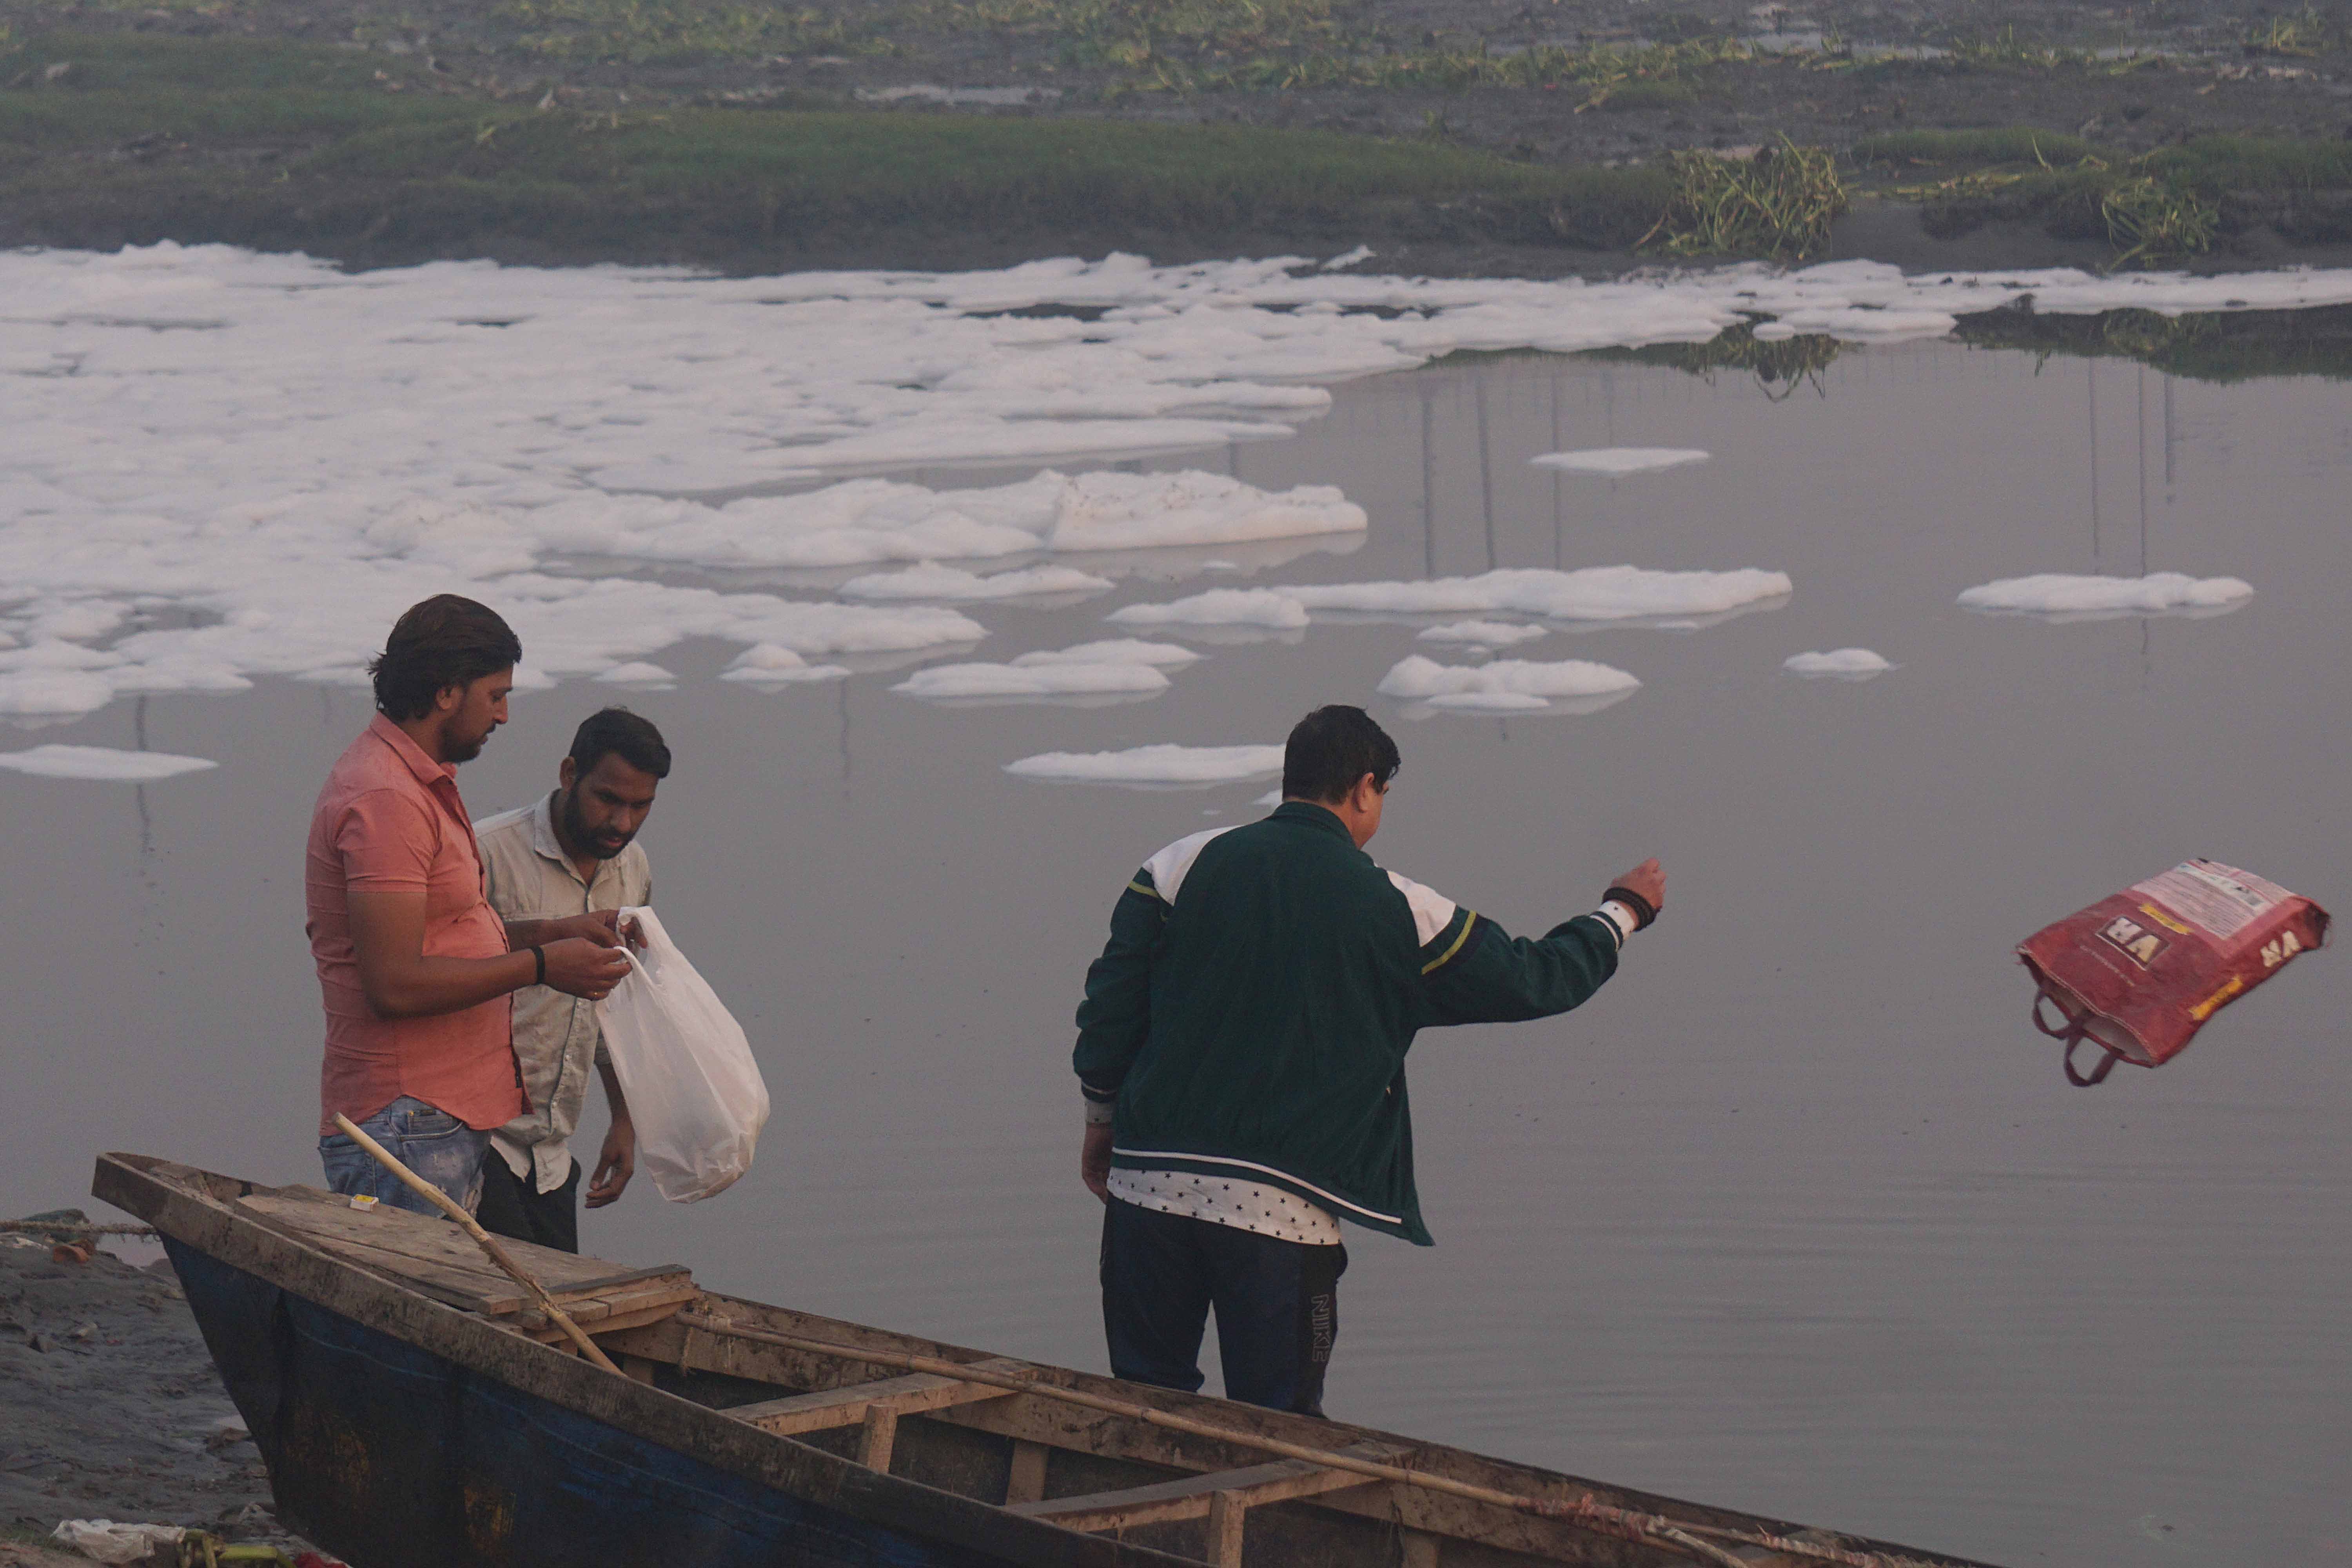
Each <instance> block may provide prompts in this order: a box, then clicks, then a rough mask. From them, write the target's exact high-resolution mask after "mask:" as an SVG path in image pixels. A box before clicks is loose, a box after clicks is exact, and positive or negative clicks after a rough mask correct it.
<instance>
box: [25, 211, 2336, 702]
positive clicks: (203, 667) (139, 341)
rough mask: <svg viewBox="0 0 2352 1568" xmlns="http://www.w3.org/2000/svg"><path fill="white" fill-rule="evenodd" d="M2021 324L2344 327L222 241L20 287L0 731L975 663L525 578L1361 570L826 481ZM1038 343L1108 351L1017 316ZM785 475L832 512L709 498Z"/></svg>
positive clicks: (2073, 297) (2215, 306)
mask: <svg viewBox="0 0 2352 1568" xmlns="http://www.w3.org/2000/svg"><path fill="white" fill-rule="evenodd" d="M2028 295H2030V296H2032V300H2033V303H2034V307H2035V309H2037V310H2041V311H2042V312H2044V313H2081V312H2087V311H2093V310H2111V309H2116V308H2120V307H2135V308H2139V309H2145V310H2152V311H2154V312H2156V313H2158V314H2160V315H2168V316H2169V315H2178V314H2180V313H2182V312H2184V311H2189V310H2242V309H2273V310H2274V309H2285V308H2293V307H2299V306H2308V305H2320V304H2341V303H2345V302H2347V301H2352V271H2344V270H2333V271H2329V270H2302V271H2293V272H2273V273H2263V274H2252V275H2248V274H2238V275H2233V276H2226V277H2220V278H2190V277H2187V276H2184V275H2179V274H2132V275H2129V276H2120V277H2107V278H2103V277H2097V276H2095V275H2092V274H2089V273H2083V272H2075V271H2067V270H2046V271H2019V272H2010V273H2000V274H1963V273H1955V274H1948V275H1943V276H1937V277H1923V278H1905V277H1904V276H1903V275H1902V274H1901V272H1900V271H1899V270H1898V269H1896V268H1892V267H1885V266H1880V265H1876V264H1872V263H1864V262H1841V263H1833V264H1831V265H1827V266H1822V267H1814V268H1804V269H1801V270H1799V271H1792V272H1779V271H1774V270H1772V269H1771V268H1766V267H1762V266H1747V267H1735V268H1722V269H1719V270H1716V271H1712V272H1705V273H1686V274H1677V275H1674V276H1671V277H1654V278H1643V279H1622V280H1618V281H1613V282H1585V281H1581V280H1578V279H1556V280H1536V279H1411V278H1398V277H1380V276H1366V275H1364V274H1361V273H1360V272H1356V271H1352V270H1329V271H1327V270H1324V269H1322V268H1318V267H1317V266H1316V265H1315V264H1314V263H1312V262H1311V261H1307V260H1304V259H1302V258H1281V257H1277V258H1265V259H1256V260H1240V261H1229V262H1215V263H1202V264H1198V265H1188V266H1179V267H1154V266H1152V265H1151V264H1150V263H1149V262H1148V261H1146V260H1144V259H1143V258H1138V257H1133V256H1118V255H1114V256H1110V257H1106V258H1101V259H1099V260H1095V261H1080V260H1076V259H1072V258H1060V259H1054V260H1046V261H1038V262H1032V263H1026V264H1024V265H1022V266H1019V267H1013V268H1001V269H996V270H990V271H979V272H967V273H945V274H941V273H919V272H864V273H858V272H821V273H803V274H797V275H792V276H787V277H781V278H764V279H762V278H749V279H744V278H716V277H709V276H702V275H698V274H693V273H689V272H686V271H681V270H677V269H666V268H571V269H542V268H501V267H499V266H496V265H494V264H491V263H488V262H436V263H433V264H429V265H425V266H420V267H413V268H387V269H383V270H378V271H373V272H366V273H345V272H343V271H341V270H339V269H338V268H335V267H334V266H332V265H331V264H329V263H326V262H321V261H316V260H312V259H310V258H304V257H299V256H273V255H261V254H257V253H254V252H250V251H244V250H238V249H235V248H233V247H223V246H194V247H182V246H177V245H172V244H163V245H157V246H152V247H142V248H132V249H126V250H123V251H121V252H119V253H115V254H110V255H99V254H93V253H89V252H81V251H14V252H9V253H6V254H5V255H0V297H5V299H6V300H7V301H8V308H7V313H6V319H5V321H0V378H5V386H6V393H5V396H6V406H7V409H8V417H7V418H6V420H5V421H0V474H5V475H6V476H7V479H6V480H5V490H0V607H5V608H0V654H5V655H6V656H7V658H5V660H0V714H8V715H14V716H29V717H55V716H70V715H72V714H74V713H79V712H87V711H89V710H91V709H93V708H96V707H99V706H101V705H103V704H104V703H105V702H106V701H107V700H110V698H112V697H115V696H119V695H121V694H124V693H127V692H142V691H193V690H235V689H239V688H240V687H242V686H244V685H246V684H247V683H248V682H249V681H251V680H252V679H254V678H256V677H259V676H281V677H293V678H298V679H309V680H317V681H322V682H332V683H347V682H353V681H356V680H358V679H361V678H362V677H361V668H362V665H363V664H364V663H365V661H366V659H367V658H368V656H369V655H370V654H371V653H372V652H373V650H374V649H375V648H376V647H380V646H381V640H382V637H383V632H384V630H385V629H386V628H387V627H388V626H390V624H391V622H392V620H393V619H394V616H397V615H398V613H399V612H400V611H401V610H403V609H404V608H405V607H406V606H407V605H411V604H413V603H415V602H416V601H417V600H419V599H422V598H424V597H425V596H426V595H430V594H434V593H439V592H455V593H463V594H467V595H470V596H472V597H475V598H478V599H481V600H483V601H485V602H486V603H488V604H490V605H493V606H494V607H496V608H498V609H499V611H500V612H501V613H503V614H505V615H506V616H508V618H509V620H510V621H511V622H512V623H513V624H514V625H515V627H516V629H517V631H518V632H519V633H520V635H521V637H522V639H523V643H524V647H525V654H526V658H527V659H528V661H529V664H530V672H531V677H532V679H533V680H534V681H537V680H552V679H567V678H573V677H585V676H593V675H595V674H598V673H600V672H602V671H604V670H607V669H610V668H613V667H614V666H615V665H625V664H628V663H632V662H639V661H644V660H646V659H648V658H650V657H651V656H653V655H655V654H656V653H658V652H659V651H660V650H662V649H664V648H667V647H671V646H673V645H674V644H677V643H678V642H681V641H683V640H686V639H688V638H690V637H714V638H719V639H721V640H728V641H733V642H736V643H739V644H741V645H744V646H747V647H750V646H757V645H761V644H772V645H775V646H778V647H787V648H790V649H792V650H793V651H794V652H796V653H798V654H800V655H802V656H803V658H812V657H817V658H822V657H827V656H839V657H844V658H847V657H851V656H857V657H879V656H884V655H889V656H905V655H915V656H918V657H919V656H920V655H921V654H922V653H923V652H924V651H925V650H928V649H933V648H938V647H946V646H949V645H952V644H957V643H964V642H971V641H975V640H977V639H978V638H979V637H981V636H982V629H981V628H980V627H979V626H976V625H975V624H974V623H972V622H971V621H969V620H966V619H964V618H963V617H961V616H957V615H955V614H954V612H952V611H950V610H946V609H943V608H940V607H937V606H926V607H918V606H915V605H887V604H877V603H871V602H869V603H864V604H857V605H843V604H821V603H812V602H809V601H807V600H803V599H793V598H790V597H786V596H782V595H773V594H764V593H733V592H722V591H718V590H713V589H709V588H696V587H688V586H683V585H678V584H667V583H652V582H646V581H643V580H640V579H636V578H633V577H631V576H628V575H626V574H625V573H622V574H605V575H583V574H576V573H575V574H552V573H549V572H547V571H545V570H543V568H544V567H545V566H546V565H547V564H548V563H549V562H550V560H551V558H553V557H558V556H566V555H576V556H582V557H592V556H599V555H601V556H608V557H613V558H617V559H619V560H621V561H623V562H628V561H644V562H649V563H650V562H669V563H679V562H691V563H698V564H704V565H730V564H737V565H761V566H775V567H803V566H808V567H823V568H826V569H837V568H842V567H856V566H869V565H887V564H890V563H919V562H923V561H940V560H950V559H974V560H985V559H992V558H996V557H1001V556H1005V555H1013V554H1019V553H1022V552H1029V551H1050V550H1079V549H1085V550H1089V551H1101V550H1105V549H1126V548H1135V549H1143V548H1160V547H1163V546H1165V545H1166V544H1168V543H1170V542H1181V543H1182V544H1184V545H1186V546H1187V547H1191V548H1201V547H1203V546H1204V544H1205V546H1206V547H1208V548H1212V549H1214V548H1218V547H1219V545H1220V544H1223V543H1224V542H1229V541H1234V540H1240V541H1244V542H1245V541H1250V540H1261V539H1265V538H1269V537H1276V536H1277V535H1279V536H1284V537H1287V536H1288V535H1289V533H1291V532H1295V531H1308V532H1309V533H1310V536H1311V531H1314V530H1329V531H1334V532H1333V533H1331V534H1330V537H1334V538H1349V537H1355V536H1358V535H1354V534H1351V533H1350V532H1349V531H1360V529H1361V526H1362V523H1361V520H1360V513H1358V512H1357V511H1356V510H1355V509H1354V508H1353V507H1352V506H1351V505H1350V504H1349V503H1348V502H1346V501H1345V500H1341V499H1339V498H1338V497H1337V496H1336V494H1335V493H1334V492H1330V491H1328V490H1327V489H1317V488H1314V487H1308V488H1307V489H1305V490H1304V491H1289V492H1283V493H1282V494H1281V495H1279V496H1273V495H1269V494H1267V493H1265V492H1258V491H1255V490H1252V489H1249V488H1248V487H1246V486H1242V485H1239V484H1237V483H1234V482H1232V481H1220V480H1217V479H1215V478H1214V477H1213V476H1202V475H1197V474H1195V475H1181V476H1173V477H1169V476H1159V475H1129V476H1119V477H1116V478H1114V477H1110V476H1101V475H1082V476H1078V477H1076V478H1068V477H1066V476H1061V475H1055V476H1051V477H1050V479H1049V478H1048V477H1047V476H1039V478H1038V479H1034V480H1024V481H1022V484H1021V485H1013V486H1005V487H1001V488H1000V489H1001V492H1002V493H997V494H995V495H993V496H992V495H991V494H990V493H989V492H985V491H979V490H971V491H955V492H930V491H927V490H923V489H920V488H919V487H913V486H904V485H896V484H893V483H892V482H891V481H887V480H883V479H868V480H863V481H860V480H856V479H855V476H856V475H857V474H859V473H878V472H880V471H882V470H886V469H888V468H905V467H913V466H937V467H958V466H962V467H971V466H978V465H985V464H992V463H1036V462H1044V461H1047V460H1050V459H1051V458H1054V457H1055V456H1056V455H1063V454H1069V455H1078V456H1083V457H1085V458H1087V459H1088V460H1089V461H1097V460H1101V459H1105V458H1110V457H1113V456H1129V455H1142V454H1150V453H1171V452H1178V451H1182V450H1185V449H1188V448H1196V449H1213V448H1217V447H1227V446H1229V445H1231V444H1232V443H1234V442H1237V441H1244V440H1258V439H1276V438H1279V437H1283V436H1285V435H1287V434H1288V433H1289V432H1290V430H1291V429H1292V427H1293V426H1294V425H1295V423H1296V422H1297V421H1298V420H1300V419H1306V418H1313V417H1316V416H1319V415H1320V414H1321V413H1323V412H1324V411H1325V410H1327V409H1328V407H1329V405H1330V395H1329V393H1328V391H1326V390H1325V389H1324V387H1323V385H1322V384H1326V383H1330V382H1336V381H1339V380H1343V379H1347V378H1349V377H1355V376H1363V375H1370V374H1379V373H1381V372H1386V371H1393V370H1405V369H1411V368H1412V367H1414V366H1417V365H1421V364H1425V363H1429V362H1430V361H1432V360H1433V359H1435V358H1438V357H1440V356H1443V355H1445V354H1449V353H1455V352H1459V351H1464V350H1510V349H1536V350H1542V351H1551V352H1571V351H1575V350H1580V349H1594V348H1606V347H1612V346H1640V345H1643V344H1646V343H1664V342H1705V341H1706V340H1707V339H1709V338H1712V337H1713V336H1715V335H1716V334H1717V332H1718V331H1721V330H1723V329H1724V328H1726V327H1727V326H1731V325H1734V324H1737V323H1738V322H1741V321H1757V320H1759V319H1763V320H1762V324H1761V325H1760V326H1759V327H1758V329H1757V331H1758V333H1759V336H1770V335H1774V334H1775V333H1782V334H1785V332H1787V331H1797V330H1800V329H1801V330H1807V331H1828V332H1831V333H1832V334H1834V335H1838V336H1841V337H1844V338H1848V339H1851V340H1853V341H1869V342H1885V341H1891V340H1895V339H1899V338H1904V337H1919V336H1934V335H1937V334H1938V333H1941V332H1943V331H1948V329H1949V328H1950V326H1951V324H1952V318H1953V315H1954V314H1955V313H1956V312H1959V311H1964V310H1969V311H1972V310H1985V309H1990V308H1993V307H1997V306H2000V305H2004V304H2009V303H2012V302H2015V301H2017V300H2021V299H2022V298H2024V297H2026V296H2028ZM1043 305H1072V306H1088V307H1095V308H1097V309H1098V310H1099V312H1100V314H1099V317H1098V319H1094V320H1081V319H1078V318H1077V317H1076V316H1075V315H1067V314H1057V315H1038V314H1006V313H1004V312H1010V311H1019V310H1023V309H1024V308H1025V307H1031V306H1043ZM493 323H495V325H493ZM815 480H831V481H837V482H835V483H833V484H830V485H828V486H827V487H826V489H821V490H817V491H814V492H813V496H791V497H777V496H763V497H757V498H750V499H733V500H730V499H729V498H728V497H727V495H725V494H724V493H723V492H727V491H730V490H741V489H753V488H761V487H765V488H769V489H779V488H783V487H786V486H792V485H805V484H808V483H810V482H812V481H815ZM1024 487H1027V488H1026V489H1024ZM828 492H831V493H828ZM1015 492H1018V493H1015ZM691 495H704V496H709V497H710V498H711V499H712V500H713V501H716V502H723V503H724V504H706V503H705V502H703V501H699V500H681V499H679V498H681V497H686V496H691ZM1089 564H1090V565H1091V564H1092V563H1091V562H1090V563H1089ZM1097 570H1099V568H1097ZM1509 607H1510V606H1509V605H1498V604H1491V603H1485V602H1481V603H1472V604H1465V605H1461V606H1459V608H1458V609H1446V610H1440V611H1437V612H1436V613H1440V614H1453V613H1461V614H1475V613H1490V612H1492V611H1494V610H1496V609H1504V608H1509ZM1587 607H1588V608H1589V606H1587ZM1531 613H1538V614H1559V613H1567V614H1570V615H1571V616H1572V615H1574V614H1577V613H1578V610H1577V608H1576V607H1575V606H1570V608H1569V609H1568V610H1567V611H1565V612H1561V611H1557V610H1543V609H1537V610H1534V611H1532V612H1531ZM1606 613H1607V614H1618V613H1620V612H1619V611H1615V610H1612V611H1608V612H1606ZM1623 613H1626V614H1637V613H1638V612H1623ZM1683 613H1684V614H1685V615H1696V614H1700V613H1702V612H1699V611H1696V610H1693V611H1685V612H1683ZM2126 613H2139V612H2137V611H2131V612H2126ZM1296 624H1297V623H1296V621H1295V619H1291V620H1287V621H1286V625H1287V626H1288V629H1292V630H1295V629H1296ZM1204 635H1205V634H1204ZM9 645H13V646H9ZM76 650H79V651H76ZM87 655H97V656H100V657H98V658H85V657H83V656H87ZM19 656H22V657H19ZM734 673H736V672H734V671H730V675H732V674H734Z"/></svg>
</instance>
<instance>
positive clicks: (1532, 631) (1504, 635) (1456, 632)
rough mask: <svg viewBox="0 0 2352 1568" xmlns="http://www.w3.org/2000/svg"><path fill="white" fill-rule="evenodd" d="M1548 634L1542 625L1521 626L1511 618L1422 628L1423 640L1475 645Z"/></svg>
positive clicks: (1496, 644) (1502, 643)
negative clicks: (1509, 619)
mask: <svg viewBox="0 0 2352 1568" xmlns="http://www.w3.org/2000/svg"><path fill="white" fill-rule="evenodd" d="M1546 636H1549V627H1545V626H1520V625H1518V624H1517V623H1516V622H1512V621H1449V622H1447V623H1446V624H1445V625H1444V626H1431V627H1428V628H1427V629H1426V630H1424V631H1423V632H1422V634H1421V636H1420V637H1419V639H1418V640H1420V641H1422V642H1443V643H1467V644H1469V645H1471V646H1472V647H1512V646H1513V645H1514V644H1517V643H1523V642H1533V641H1535V639H1536V638H1538V637H1546Z"/></svg>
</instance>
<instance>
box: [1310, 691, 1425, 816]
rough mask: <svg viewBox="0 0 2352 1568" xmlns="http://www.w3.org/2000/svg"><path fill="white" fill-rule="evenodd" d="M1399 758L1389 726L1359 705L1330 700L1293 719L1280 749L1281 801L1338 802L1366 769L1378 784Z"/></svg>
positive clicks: (1385, 781) (1385, 784) (1383, 784)
mask: <svg viewBox="0 0 2352 1568" xmlns="http://www.w3.org/2000/svg"><path fill="white" fill-rule="evenodd" d="M1402 765H1403V761H1402V758H1400V757H1399V756H1398V755H1397V749H1396V742H1394V741H1391V740H1390V739H1389V735H1388V731H1385V730H1383V729H1381V727H1380V726H1379V725H1378V724H1375V723H1373V722H1372V716H1371V715H1370V714H1369V713H1367V712H1365V711H1364V710H1362V709H1360V708H1349V707H1344V706H1342V705H1340V704H1339V703H1334V704H1332V705H1331V706H1330V707H1328V708H1318V709H1317V710H1315V711H1314V712H1312V713H1309V714H1308V715H1307V717H1306V718H1304V719H1301V720H1300V721H1298V724H1297V728H1296V729H1294V730H1292V731H1290V739H1289V740H1288V741H1287V742H1285V743H1284V745H1283V748H1282V794H1283V797H1284V798H1285V799H1286V800H1315V801H1327V802H1328V801H1339V800H1345V799H1346V798H1347V797H1348V792H1349V790H1351V789H1354V788H1355V787H1356V781H1357V780H1358V779H1360V778H1362V777H1363V776H1364V775H1365V774H1366V773H1370V774H1371V775H1372V780H1373V782H1374V783H1376V784H1379V785H1380V786H1381V788H1382V789H1386V788H1388V787H1389V780H1391V779H1392V778H1394V777H1396V772H1397V769H1398V768H1400V767H1402Z"/></svg>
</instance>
